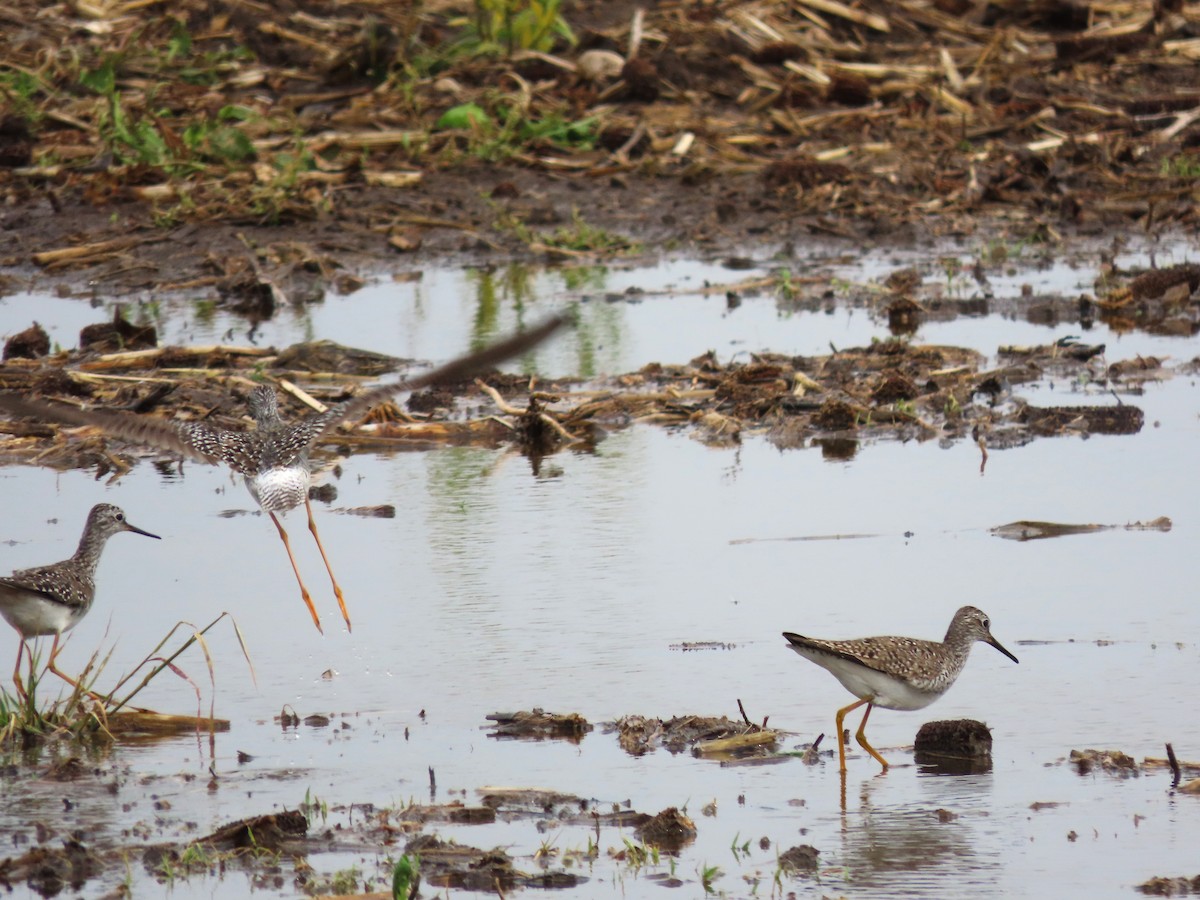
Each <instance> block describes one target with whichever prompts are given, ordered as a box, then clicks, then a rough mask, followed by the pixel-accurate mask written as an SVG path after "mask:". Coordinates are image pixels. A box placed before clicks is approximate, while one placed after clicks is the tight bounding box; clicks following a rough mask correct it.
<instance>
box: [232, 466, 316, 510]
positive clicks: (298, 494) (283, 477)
mask: <svg viewBox="0 0 1200 900" xmlns="http://www.w3.org/2000/svg"><path fill="white" fill-rule="evenodd" d="M308 484H309V476H308V472H307V471H306V470H305V469H304V468H303V467H300V466H286V467H282V468H278V469H267V470H266V471H265V472H259V473H258V474H257V475H255V476H254V477H253V478H247V479H246V487H247V488H249V489H250V496H252V497H253V498H254V499H255V500H257V501H258V505H259V506H261V507H262V508H263V509H265V510H266V511H267V512H286V511H287V510H289V509H294V508H295V507H297V506H299V505H300V504H301V503H303V502H304V501H305V499H307V497H308Z"/></svg>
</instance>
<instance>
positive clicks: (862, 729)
mask: <svg viewBox="0 0 1200 900" xmlns="http://www.w3.org/2000/svg"><path fill="white" fill-rule="evenodd" d="M872 709H873V707H872V706H871V704H870V703H868V704H867V711H866V712H865V713H863V717H862V721H861V722H859V723H858V731H857V732H855V735H854V736H855V737H856V738H857V739H858V743H859V744H860V745H861V746H862V748H863V749H864V750H866V751H867V752H868V753H870V754H871V755H872V756H873V757H875V759H876V761H877V762H878V763H879V764H880V765H881V766H883V768H884V770H885V771H886V770H887V767H888V761H887V760H886V759H884V758H883V757H882V756H880V755H879V754H878V753H876V752H875V748H874V747H872V746H871V745H870V744H868V743H867V717H868V716H870V715H871V710H872Z"/></svg>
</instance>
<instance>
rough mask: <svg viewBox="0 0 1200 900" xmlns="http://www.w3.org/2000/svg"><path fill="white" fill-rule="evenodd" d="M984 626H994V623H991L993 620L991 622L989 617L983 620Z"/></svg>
mask: <svg viewBox="0 0 1200 900" xmlns="http://www.w3.org/2000/svg"><path fill="white" fill-rule="evenodd" d="M983 627H984V628H991V627H992V623H991V622H989V621H988V620H987V619H984V620H983Z"/></svg>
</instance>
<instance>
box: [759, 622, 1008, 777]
mask: <svg viewBox="0 0 1200 900" xmlns="http://www.w3.org/2000/svg"><path fill="white" fill-rule="evenodd" d="M783 636H784V637H785V638H786V639H787V641H788V643H789V645H790V647H791V649H792V650H795V651H796V652H797V653H799V654H800V655H801V656H803V657H804V658H805V659H809V660H812V661H813V662H815V663H816V664H817V665H818V666H821V667H822V668H824V669H828V670H829V671H830V672H831V673H832V674H833V676H834V677H835V678H836V679H837V680H838V681H840V682H841V683H842V687H844V688H845V689H846V690H848V691H849V692H850V693H852V694H853V695H854V696H855V697H857V698H858V700H856V701H855V702H854V703H851V704H850V705H849V706H847V707H844V708H843V709H839V710H838V712H837V736H838V759H839V761H840V762H841V770H842V771H843V772H845V771H846V742H845V737H844V735H843V733H842V722H843V721H844V720H845V718H846V713H848V712H851V711H852V710H855V709H858V707H860V706H862V705H863V704H864V703H865V704H867V711H866V712H865V713H863V717H862V723H861V724H860V725H859V726H858V733H857V734H856V735H855V737H856V738H858V742H859V743H860V744H861V745H862V746H863V749H865V750H866V751H867V752H868V753H870V754H871V755H872V756H873V757H875V759H877V760H878V761H879V762H880V764H881V765H882V766H883V767H884V768H885V769H886V768H887V767H888V763H887V760H886V759H884V758H883V757H882V756H880V755H879V754H878V753H877V752H876V751H875V748H874V747H872V746H871V745H870V744H868V743H867V736H866V733H865V731H866V727H867V717H868V716H870V715H871V709H872V708H873V707H876V706H882V707H883V708H884V709H905V710H910V709H923V708H924V707H926V706H928V705H929V704H930V703H932V702H933V701H934V700H936V699H938V698H939V697H940V696H942V694H944V693H946V691H948V690H949V689H950V686H951V685H952V684H954V682H955V680H956V679H957V678H958V676H959V673H960V672H962V670H963V666H965V665H966V664H967V655H968V654H969V653H970V652H971V647H972V646H973V645H974V644H975V642H976V641H983V642H984V643H985V644H991V645H992V646H993V647H995V648H996V649H997V650H999V651H1000V652H1001V653H1003V654H1004V655H1005V656H1007V657H1008V658H1009V659H1011V660H1012V661H1013V662H1017V658H1016V657H1015V656H1013V655H1012V654H1011V653H1009V652H1008V651H1007V650H1005V649H1004V647H1003V646H1001V644H1000V642H999V641H998V640H996V639H995V638H994V637H992V632H991V630H990V625H989V623H988V617H987V615H985V614H984V613H983V611H982V610H978V609H976V608H975V607H974V606H964V607H963V608H962V609H960V610H959V611H958V612H956V613H955V614H954V618H953V619H952V620H951V622H950V628H949V629H948V630H947V631H946V639H945V640H944V641H942V642H941V643H939V642H937V641H922V640H918V639H917V638H906V637H868V638H860V639H858V640H854V641H824V640H820V639H817V638H807V637H804V636H802V635H799V634H793V633H792V632H790V631H785V632H784V633H783Z"/></svg>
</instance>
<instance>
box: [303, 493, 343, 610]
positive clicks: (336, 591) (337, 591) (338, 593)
mask: <svg viewBox="0 0 1200 900" xmlns="http://www.w3.org/2000/svg"><path fill="white" fill-rule="evenodd" d="M304 509H305V510H306V511H307V512H308V530H309V531H311V532H312V536H313V540H314V541H316V542H317V549H318V550H320V551H321V559H322V560H324V562H325V571H326V572H328V573H329V580H330V581H331V582H333V595H334V596H335V597H337V602H338V606H339V607H341V610H342V618H343V619H345V620H346V630H347V631H352V630H353V629H352V628H351V627H350V613H349V612H348V611H347V610H346V598H345V597H343V596H342V589H341V588H340V587H338V583H337V579H336V578H334V577H333V568H332V567H331V566H330V565H329V557H328V556H326V555H325V548H324V547H323V546H321V536H320V535H319V534H317V522H316V520H315V519H314V518H313V514H312V504H311V503H310V502H309V501H308V498H307V497H305V498H304Z"/></svg>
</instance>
